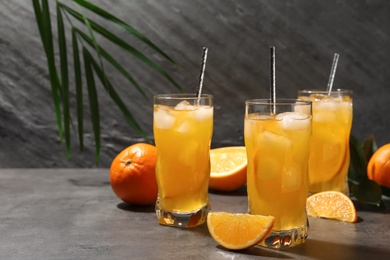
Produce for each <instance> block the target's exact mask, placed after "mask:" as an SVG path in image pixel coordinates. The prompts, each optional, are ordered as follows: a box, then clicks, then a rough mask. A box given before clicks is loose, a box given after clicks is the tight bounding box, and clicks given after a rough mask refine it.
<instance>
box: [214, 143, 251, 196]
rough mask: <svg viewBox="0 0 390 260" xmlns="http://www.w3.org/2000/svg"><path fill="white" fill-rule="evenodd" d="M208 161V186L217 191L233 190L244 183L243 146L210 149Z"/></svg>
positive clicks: (244, 157) (244, 162)
mask: <svg viewBox="0 0 390 260" xmlns="http://www.w3.org/2000/svg"><path fill="white" fill-rule="evenodd" d="M210 163H211V173H210V183H209V187H210V188H212V189H215V190H219V191H233V190H236V189H238V188H240V187H241V186H242V185H244V184H245V183H246V168H247V157H246V150H245V146H228V147H221V148H214V149H211V150H210Z"/></svg>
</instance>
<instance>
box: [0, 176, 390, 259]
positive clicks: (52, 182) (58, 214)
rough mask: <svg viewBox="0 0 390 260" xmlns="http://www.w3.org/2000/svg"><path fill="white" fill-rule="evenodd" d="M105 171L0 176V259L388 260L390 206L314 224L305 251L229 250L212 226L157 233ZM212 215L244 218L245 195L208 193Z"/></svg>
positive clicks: (149, 216)
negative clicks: (122, 196) (345, 219)
mask: <svg viewBox="0 0 390 260" xmlns="http://www.w3.org/2000/svg"><path fill="white" fill-rule="evenodd" d="M108 172H109V171H108V169H88V170H86V169H0V259H258V258H259V257H260V258H262V259H278V258H280V259H348V260H349V259H365V260H367V259H370V260H374V259H390V248H389V245H390V235H389V231H390V218H389V217H390V214H389V213H390V211H389V208H390V203H389V202H388V201H386V205H385V207H384V208H382V209H380V210H379V209H373V208H368V207H366V206H362V205H358V204H357V208H358V214H359V221H358V222H357V223H353V224H352V223H344V222H341V221H334V220H326V219H314V218H310V219H309V220H310V234H309V238H308V240H307V241H306V243H305V244H303V245H300V246H297V247H294V248H291V249H288V250H284V251H277V250H268V249H263V248H260V247H253V248H250V249H247V250H242V251H237V252H234V251H229V250H226V249H224V248H222V247H220V246H219V245H217V244H216V242H214V240H213V239H212V238H211V236H210V235H209V233H208V230H207V226H206V225H202V226H200V227H197V228H194V229H189V230H185V229H179V228H170V227H165V226H160V225H158V224H157V222H156V217H155V214H154V210H153V206H150V207H135V206H130V205H127V204H124V203H122V202H121V201H120V200H119V199H118V198H117V197H116V196H115V195H114V193H113V192H112V190H111V187H110V184H109V173H108ZM210 200H211V204H212V210H214V211H228V212H245V211H246V208H247V201H246V193H245V188H243V189H241V190H239V191H237V192H234V193H229V194H220V193H212V192H211V193H210Z"/></svg>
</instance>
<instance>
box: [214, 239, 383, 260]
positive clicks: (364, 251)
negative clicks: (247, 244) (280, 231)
mask: <svg viewBox="0 0 390 260" xmlns="http://www.w3.org/2000/svg"><path fill="white" fill-rule="evenodd" d="M335 239H336V238H335ZM216 247H217V248H218V249H220V250H224V251H226V252H236V253H240V254H243V255H251V256H262V257H267V258H275V259H276V258H277V259H300V258H301V257H307V258H310V259H317V260H328V259H362V258H365V257H367V259H375V260H377V259H388V257H389V256H390V249H387V248H373V247H369V246H362V245H356V246H354V245H346V244H343V243H342V242H340V243H338V242H326V241H320V240H313V239H308V240H306V242H305V243H304V244H302V245H298V246H295V247H292V248H288V249H284V250H278V249H268V248H263V247H260V246H254V247H251V248H248V249H244V250H238V251H232V250H229V249H226V248H224V247H222V246H216Z"/></svg>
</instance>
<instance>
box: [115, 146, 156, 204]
mask: <svg viewBox="0 0 390 260" xmlns="http://www.w3.org/2000/svg"><path fill="white" fill-rule="evenodd" d="M156 159H157V148H156V147H155V146H154V145H151V144H147V143H137V144H133V145H131V146H129V147H127V148H125V149H124V150H122V151H121V152H120V153H119V154H118V155H117V156H116V157H115V158H114V160H113V161H112V163H111V167H110V183H111V188H112V190H113V191H114V193H115V194H116V195H117V196H118V197H119V198H120V199H121V200H123V201H124V202H126V203H129V204H136V205H149V204H152V203H155V202H156V199H157V192H158V189H157V181H156V174H155V168H156Z"/></svg>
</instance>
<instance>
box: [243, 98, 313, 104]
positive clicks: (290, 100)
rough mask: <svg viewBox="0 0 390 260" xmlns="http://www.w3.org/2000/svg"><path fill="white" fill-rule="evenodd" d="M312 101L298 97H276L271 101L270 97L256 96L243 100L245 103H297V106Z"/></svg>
mask: <svg viewBox="0 0 390 260" xmlns="http://www.w3.org/2000/svg"><path fill="white" fill-rule="evenodd" d="M312 103H313V102H312V101H310V100H303V99H299V98H276V100H275V102H274V103H273V102H272V100H271V99H270V98H258V99H248V100H246V101H245V104H246V105H285V106H289V105H294V106H296V105H298V106H305V105H306V106H307V105H310V106H311V105H312Z"/></svg>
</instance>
